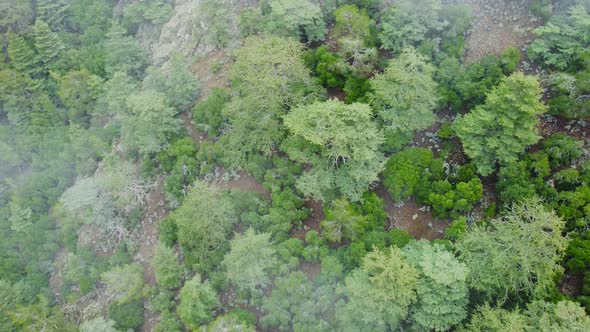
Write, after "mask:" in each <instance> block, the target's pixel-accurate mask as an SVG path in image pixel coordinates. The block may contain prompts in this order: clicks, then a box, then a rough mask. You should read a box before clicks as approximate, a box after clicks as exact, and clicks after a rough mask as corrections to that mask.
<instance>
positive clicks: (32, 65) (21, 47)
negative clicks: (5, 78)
mask: <svg viewBox="0 0 590 332" xmlns="http://www.w3.org/2000/svg"><path fill="white" fill-rule="evenodd" d="M8 57H9V58H10V65H11V66H12V67H13V68H14V69H16V70H18V71H19V72H21V73H23V74H28V75H31V76H33V75H34V74H35V73H36V72H37V71H38V70H39V68H38V67H37V61H38V57H37V54H36V53H35V50H34V49H33V48H32V47H30V46H29V44H28V43H27V42H26V41H25V39H24V38H23V37H22V36H20V35H17V34H15V33H8Z"/></svg>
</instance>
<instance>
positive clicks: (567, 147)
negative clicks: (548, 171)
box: [543, 133, 584, 168]
mask: <svg viewBox="0 0 590 332" xmlns="http://www.w3.org/2000/svg"><path fill="white" fill-rule="evenodd" d="M583 145H584V143H583V142H582V141H578V140H576V139H574V138H572V137H570V136H567V135H565V134H560V133H557V134H553V135H551V136H550V137H548V138H547V139H545V140H544V141H543V149H544V150H545V152H546V153H547V155H548V157H549V162H550V165H551V168H556V167H558V166H559V165H567V164H570V163H571V162H572V161H574V160H575V159H578V158H580V157H581V156H582V154H583V153H584V150H583V149H582V146H583Z"/></svg>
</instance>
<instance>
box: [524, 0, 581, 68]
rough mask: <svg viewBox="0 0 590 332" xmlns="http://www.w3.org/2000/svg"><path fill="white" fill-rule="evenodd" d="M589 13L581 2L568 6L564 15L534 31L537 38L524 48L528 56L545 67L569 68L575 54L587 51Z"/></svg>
mask: <svg viewBox="0 0 590 332" xmlns="http://www.w3.org/2000/svg"><path fill="white" fill-rule="evenodd" d="M589 27H590V15H589V14H588V11H587V10H586V8H584V6H583V5H582V4H578V5H575V6H572V7H570V8H569V10H568V15H567V16H565V15H556V16H554V17H553V18H552V19H551V21H550V22H548V23H547V24H545V25H543V26H541V27H538V28H537V29H535V30H534V32H535V34H536V35H537V36H538V37H539V38H537V39H536V40H535V41H533V42H532V43H531V44H530V45H529V48H528V54H529V56H530V57H531V58H533V59H535V60H538V61H540V62H541V63H542V64H543V65H545V66H547V67H555V68H557V69H560V70H565V69H573V68H572V67H573V65H575V64H576V61H577V60H578V57H579V56H580V55H581V54H583V53H586V52H588V47H589V46H590V44H589V43H588V40H589V39H588V38H589V37H590V35H589V34H588V28H589Z"/></svg>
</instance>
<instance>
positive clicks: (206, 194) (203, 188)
mask: <svg viewBox="0 0 590 332" xmlns="http://www.w3.org/2000/svg"><path fill="white" fill-rule="evenodd" d="M172 218H173V219H174V221H175V222H176V225H177V226H178V241H179V242H180V245H181V246H182V248H183V250H185V252H187V253H189V254H190V255H192V256H193V257H195V258H197V259H199V260H202V259H204V258H206V257H207V256H208V255H209V254H210V253H211V252H214V251H215V250H217V249H219V248H220V247H221V246H223V244H224V243H225V242H226V236H227V235H228V234H229V232H230V231H231V229H232V227H233V225H234V223H235V222H236V217H235V216H234V211H233V208H232V205H231V202H230V201H229V200H228V198H227V197H225V196H222V195H221V193H220V192H219V191H218V190H217V189H215V188H213V187H212V186H210V185H208V184H206V183H204V182H199V181H197V182H195V184H194V185H193V188H192V189H191V190H190V191H189V193H188V195H187V196H186V198H185V199H184V202H183V204H182V205H181V206H180V207H179V208H178V209H177V210H176V211H174V213H173V214H172Z"/></svg>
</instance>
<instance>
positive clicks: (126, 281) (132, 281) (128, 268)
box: [100, 263, 143, 303]
mask: <svg viewBox="0 0 590 332" xmlns="http://www.w3.org/2000/svg"><path fill="white" fill-rule="evenodd" d="M100 278H101V280H102V281H103V282H104V283H105V284H106V285H107V288H106V291H107V294H109V295H110V297H111V298H113V299H114V300H115V302H116V303H128V302H130V301H132V300H134V299H137V298H138V297H141V291H142V289H143V268H142V267H141V265H140V264H138V263H133V264H127V265H123V266H117V267H114V268H112V269H110V270H109V271H107V272H104V273H103V274H101V276H100Z"/></svg>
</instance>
